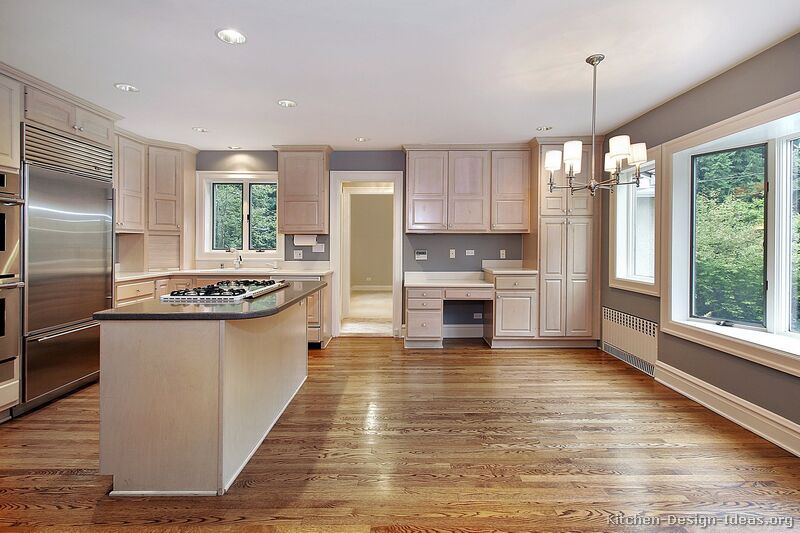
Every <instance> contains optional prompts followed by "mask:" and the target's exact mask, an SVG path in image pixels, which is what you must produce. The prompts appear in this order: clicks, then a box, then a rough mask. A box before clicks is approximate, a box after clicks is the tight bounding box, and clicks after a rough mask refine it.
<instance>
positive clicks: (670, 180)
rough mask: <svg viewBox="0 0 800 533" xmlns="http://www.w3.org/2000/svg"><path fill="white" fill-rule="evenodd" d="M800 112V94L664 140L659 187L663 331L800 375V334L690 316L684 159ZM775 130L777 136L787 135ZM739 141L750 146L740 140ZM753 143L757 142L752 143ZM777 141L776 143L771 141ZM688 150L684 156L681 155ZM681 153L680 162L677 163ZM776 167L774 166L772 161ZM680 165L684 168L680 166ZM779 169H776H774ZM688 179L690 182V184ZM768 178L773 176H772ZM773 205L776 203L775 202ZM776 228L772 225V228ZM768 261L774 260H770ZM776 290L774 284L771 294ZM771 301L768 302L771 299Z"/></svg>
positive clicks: (687, 171) (772, 215)
mask: <svg viewBox="0 0 800 533" xmlns="http://www.w3.org/2000/svg"><path fill="white" fill-rule="evenodd" d="M797 113H800V92H797V93H794V94H792V95H789V96H786V97H784V98H781V99H779V100H776V101H774V102H771V103H768V104H765V105H763V106H760V107H758V108H755V109H752V110H750V111H747V112H745V113H742V114H740V115H737V116H735V117H732V118H729V119H726V120H724V121H721V122H719V123H717V124H713V125H711V126H708V127H706V128H703V129H701V130H698V131H696V132H693V133H690V134H687V135H684V136H683V137H680V138H678V139H675V140H673V141H670V142H668V143H665V144H664V145H663V148H662V165H661V166H662V169H663V173H662V176H663V179H662V180H660V181H661V183H662V184H663V186H662V187H661V189H660V192H657V194H659V193H660V194H661V202H660V204H661V210H662V228H661V260H660V263H661V272H662V273H663V276H661V308H660V326H661V331H663V332H664V333H667V334H670V335H673V336H676V337H680V338H683V339H686V340H689V341H692V342H695V343H697V344H701V345H704V346H708V347H710V348H713V349H716V350H719V351H722V352H725V353H728V354H731V355H734V356H737V357H741V358H743V359H747V360H749V361H753V362H756V363H759V364H762V365H764V366H767V367H770V368H774V369H776V370H780V371H782V372H786V373H788V374H792V375H795V376H800V342H798V338H800V336H797V335H794V334H791V333H787V334H776V333H770V332H767V331H763V330H757V329H750V328H729V327H724V326H717V325H716V324H713V323H709V322H707V321H702V320H693V319H690V318H689V316H688V311H689V310H688V305H687V304H688V298H689V288H688V287H689V285H688V284H689V282H690V280H689V279H688V268H687V266H686V265H688V259H689V257H688V254H690V253H691V252H690V251H689V250H688V246H687V242H688V241H687V239H686V236H687V235H688V233H687V231H691V228H690V227H689V226H690V225H691V222H690V217H689V216H688V213H689V210H691V201H688V200H689V198H690V197H689V196H688V195H689V194H691V192H690V191H687V189H688V188H690V185H691V169H689V168H687V167H686V166H685V165H684V163H685V159H683V158H688V157H689V156H688V155H687V152H689V151H691V150H692V149H694V148H696V147H700V146H701V145H705V144H707V143H711V142H714V141H718V140H723V139H724V138H726V137H727V136H729V135H733V134H736V133H740V132H743V131H744V130H748V129H750V128H755V127H757V126H762V125H766V124H768V123H771V122H774V121H777V120H779V119H781V118H785V117H789V116H791V115H795V114H797ZM782 136H783V135H782V134H776V135H774V136H773V138H775V137H782ZM736 144H739V145H745V144H748V143H747V142H746V141H742V140H741V139H740V140H739V142H737V143H736ZM749 144H753V143H749ZM772 144H773V145H774V143H772ZM682 152H683V154H681V153H682ZM676 154H678V155H679V159H680V161H679V162H678V164H677V166H676V161H675V159H676V157H675V156H676ZM773 166H774V165H773ZM678 167H681V168H678ZM771 172H774V169H772V170H771ZM687 177H688V180H689V183H687ZM769 179H772V176H770V178H769ZM775 188H776V187H773V186H770V200H773V199H774V198H773V195H774V194H776V191H775ZM772 205H775V203H774V201H773V202H772ZM768 216H769V220H768V231H774V228H775V226H776V224H775V221H776V219H775V217H777V216H778V210H776V209H772V210H771V212H769V213H768ZM770 227H772V228H773V229H769V228H770ZM768 261H769V259H768ZM771 263H772V262H770V264H768V265H767V268H768V270H770V269H772V271H771V272H769V273H768V278H769V279H774V277H775V265H773V264H771ZM774 292H775V291H774V290H773V288H772V287H771V290H770V291H768V293H767V294H768V298H770V297H771V296H770V293H774ZM768 305H769V302H768Z"/></svg>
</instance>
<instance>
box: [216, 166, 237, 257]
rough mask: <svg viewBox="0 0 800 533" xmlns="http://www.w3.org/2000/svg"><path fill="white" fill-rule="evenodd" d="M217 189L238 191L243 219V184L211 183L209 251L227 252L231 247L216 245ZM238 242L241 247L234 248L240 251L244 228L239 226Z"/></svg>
mask: <svg viewBox="0 0 800 533" xmlns="http://www.w3.org/2000/svg"><path fill="white" fill-rule="evenodd" d="M218 187H235V188H238V189H239V198H240V206H239V211H240V213H241V216H242V218H244V213H245V203H244V183H242V182H234V181H222V182H220V181H215V182H211V249H212V250H219V251H228V250H229V249H230V248H232V247H228V246H222V245H218V243H217V216H218V212H217V190H218ZM239 242H241V243H242V246H240V247H236V249H238V250H241V249H242V247H243V246H244V242H245V241H244V227H243V226H241V225H240V227H239Z"/></svg>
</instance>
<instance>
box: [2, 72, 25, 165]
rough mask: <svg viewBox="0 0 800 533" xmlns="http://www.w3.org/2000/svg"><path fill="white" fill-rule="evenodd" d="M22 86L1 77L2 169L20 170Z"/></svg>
mask: <svg viewBox="0 0 800 533" xmlns="http://www.w3.org/2000/svg"><path fill="white" fill-rule="evenodd" d="M21 109H22V84H21V83H19V82H18V81H15V80H12V79H11V78H8V77H6V76H3V75H0V167H5V168H9V169H15V170H16V169H19V162H20V161H19V158H20V149H19V123H20V120H22V117H21V113H20V110H21Z"/></svg>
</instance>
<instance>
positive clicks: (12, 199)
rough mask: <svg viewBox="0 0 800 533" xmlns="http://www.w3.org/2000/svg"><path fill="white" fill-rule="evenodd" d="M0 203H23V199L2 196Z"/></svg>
mask: <svg viewBox="0 0 800 533" xmlns="http://www.w3.org/2000/svg"><path fill="white" fill-rule="evenodd" d="M0 203H2V204H3V205H25V200H23V199H22V198H3V199H2V200H0Z"/></svg>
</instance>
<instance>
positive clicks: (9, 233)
mask: <svg viewBox="0 0 800 533" xmlns="http://www.w3.org/2000/svg"><path fill="white" fill-rule="evenodd" d="M21 192H22V181H21V179H20V175H19V174H18V173H13V172H0V411H5V410H6V409H9V408H10V407H13V406H14V405H16V404H18V403H19V400H20V371H21V358H20V355H21V352H22V343H21V335H22V321H21V320H22V313H21V300H22V295H21V291H22V287H23V283H22V280H21V277H20V272H21V262H22V261H21V252H22V250H21V248H22V247H21V242H20V237H21V231H20V230H21V226H22V211H23V205H24V201H23V200H22V197H21ZM0 416H3V415H2V413H0Z"/></svg>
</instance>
